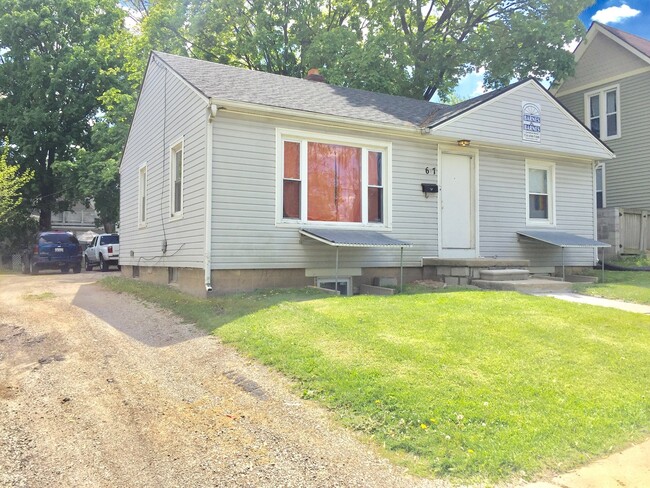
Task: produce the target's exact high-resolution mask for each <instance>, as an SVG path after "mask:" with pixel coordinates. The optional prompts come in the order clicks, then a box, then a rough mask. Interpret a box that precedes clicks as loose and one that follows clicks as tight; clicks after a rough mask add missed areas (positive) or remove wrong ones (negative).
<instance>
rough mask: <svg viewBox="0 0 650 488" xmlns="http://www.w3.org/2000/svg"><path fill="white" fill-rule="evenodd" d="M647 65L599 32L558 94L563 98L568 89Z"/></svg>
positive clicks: (610, 77)
mask: <svg viewBox="0 0 650 488" xmlns="http://www.w3.org/2000/svg"><path fill="white" fill-rule="evenodd" d="M647 66H648V65H647V63H645V62H644V61H643V60H641V59H639V57H638V56H636V55H634V54H633V53H631V52H630V51H628V50H627V49H625V48H624V47H623V46H621V45H619V44H618V43H616V42H615V41H613V40H611V39H609V38H607V37H606V36H604V35H603V34H600V33H599V34H598V35H596V36H595V37H594V39H593V40H592V42H591V45H590V46H589V47H587V49H586V50H585V52H584V54H583V55H582V57H581V58H580V60H579V61H578V63H577V64H576V69H575V73H574V75H573V76H572V77H571V78H567V79H566V80H563V82H562V86H561V87H560V89H559V90H558V92H557V93H556V96H557V97H558V98H561V97H562V96H563V94H565V93H566V92H568V91H572V90H575V89H579V88H580V87H583V86H585V85H591V84H593V83H594V82H597V81H598V80H608V79H614V78H619V77H620V76H621V75H622V74H624V73H627V72H628V71H634V70H637V69H639V68H645V67H647Z"/></svg>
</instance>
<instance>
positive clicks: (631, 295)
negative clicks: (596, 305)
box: [574, 271, 650, 305]
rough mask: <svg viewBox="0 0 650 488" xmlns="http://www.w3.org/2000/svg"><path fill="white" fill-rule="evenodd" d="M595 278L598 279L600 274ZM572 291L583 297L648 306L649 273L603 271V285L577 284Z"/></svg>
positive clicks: (649, 296)
mask: <svg viewBox="0 0 650 488" xmlns="http://www.w3.org/2000/svg"><path fill="white" fill-rule="evenodd" d="M597 276H598V278H599V279H600V272H598V274H597ZM574 289H575V290H576V291H577V292H579V293H583V294H585V295H592V296H595V297H604V298H611V299H613V300H623V301H625V302H633V303H642V304H645V305H650V271H605V282H604V283H589V284H586V283H579V284H576V285H575V286H574Z"/></svg>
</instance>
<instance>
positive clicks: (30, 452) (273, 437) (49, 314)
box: [0, 273, 442, 487]
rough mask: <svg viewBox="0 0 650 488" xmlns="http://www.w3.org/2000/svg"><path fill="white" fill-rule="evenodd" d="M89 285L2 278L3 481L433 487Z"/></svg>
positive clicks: (284, 393) (146, 312)
mask: <svg viewBox="0 0 650 488" xmlns="http://www.w3.org/2000/svg"><path fill="white" fill-rule="evenodd" d="M97 275H98V274H97V273H82V274H79V275H56V274H52V275H40V276H4V277H1V278H0V304H2V305H1V307H2V308H1V309H0V400H1V401H0V485H2V486H111V487H112V486H139V487H149V486H152V487H153V486H155V487H160V486H194V487H199V486H206V487H207V486H256V487H258V486H269V487H270V486H273V487H275V486H286V487H289V486H314V487H316V486H318V487H324V486H363V487H369V486H381V487H385V486H395V487H399V486H409V487H411V486H442V483H440V482H436V481H431V480H421V479H417V478H413V477H410V476H408V475H406V473H405V472H404V471H403V470H402V469H401V468H398V467H394V466H393V465H391V464H390V463H388V462H387V461H386V460H385V459H383V458H381V457H380V456H378V455H377V454H376V453H375V452H373V451H372V450H371V449H370V448H369V447H368V446H367V445H365V444H363V443H361V442H360V441H359V440H358V439H357V438H355V436H354V434H352V433H350V432H349V431H346V430H345V429H342V428H340V427H338V426H336V425H335V424H334V423H333V422H332V420H331V418H330V416H329V414H328V413H327V412H326V411H324V410H322V409H321V408H319V407H318V406H316V405H314V404H313V403H311V402H307V401H303V400H301V399H299V398H297V397H296V396H295V395H294V394H293V393H292V392H291V388H290V385H289V384H288V382H287V381H286V380H285V379H284V378H283V377H281V376H280V375H278V374H276V373H274V372H273V371H270V370H269V369H267V368H265V367H262V366H260V365H259V364H257V363H255V362H253V361H251V360H248V359H245V358H242V357H241V356H240V355H238V354H237V353H235V352H234V351H233V350H232V349H231V348H229V347H225V346H224V345H222V344H221V343H220V342H219V340H218V339H216V338H215V337H213V336H210V335H206V334H205V333H202V332H201V331H199V330H197V329H196V328H195V327H193V326H192V325H191V324H186V323H182V322H181V321H180V320H179V319H177V318H176V317H174V316H172V315H171V314H169V313H167V312H165V311H162V310H159V309H156V308H152V307H151V306H149V305H145V304H142V303H139V302H137V301H136V300H134V299H133V298H131V297H128V296H125V295H118V294H115V293H111V292H108V291H106V290H105V289H103V288H101V287H99V286H98V285H96V284H95V283H94V280H95V279H96V277H97ZM44 293H47V295H44ZM35 296H38V297H40V298H39V299H38V300H36V299H34V298H33V297H35Z"/></svg>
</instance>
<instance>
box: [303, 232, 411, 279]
mask: <svg viewBox="0 0 650 488" xmlns="http://www.w3.org/2000/svg"><path fill="white" fill-rule="evenodd" d="M300 234H301V235H303V236H306V237H310V238H311V239H314V240H316V241H318V242H322V243H324V244H327V245H328V246H334V247H336V283H338V270H339V248H340V247H399V248H400V258H399V269H400V289H402V287H403V284H404V266H403V263H404V248H405V247H411V246H413V244H411V243H410V242H406V241H400V240H398V239H393V238H392V237H388V236H386V235H384V234H381V233H379V232H374V231H371V230H352V229H313V228H307V229H300Z"/></svg>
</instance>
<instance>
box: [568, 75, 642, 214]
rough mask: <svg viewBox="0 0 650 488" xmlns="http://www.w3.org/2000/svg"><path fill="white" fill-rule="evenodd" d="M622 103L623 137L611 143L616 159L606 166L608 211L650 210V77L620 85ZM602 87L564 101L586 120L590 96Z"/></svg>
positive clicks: (622, 82) (620, 83) (638, 76)
mask: <svg viewBox="0 0 650 488" xmlns="http://www.w3.org/2000/svg"><path fill="white" fill-rule="evenodd" d="M618 84H619V86H620V100H621V137H620V138H618V139H611V140H609V141H607V145H608V146H609V147H610V148H611V149H612V151H614V153H615V154H616V158H615V159H612V160H609V161H606V162H605V198H606V204H607V206H608V207H615V206H618V207H635V208H650V191H648V188H650V73H642V74H639V75H636V76H632V77H629V78H624V79H622V80H620V81H619V82H618ZM608 86H611V83H607V84H604V85H600V86H597V87H593V88H590V89H589V90H584V91H580V92H576V93H572V94H570V95H567V96H564V97H560V101H561V102H562V103H563V104H565V105H566V107H567V108H568V109H569V110H571V111H572V112H573V113H574V114H575V115H576V116H577V117H578V118H579V119H580V120H583V121H584V119H585V102H584V95H585V93H586V92H590V91H593V90H597V89H599V88H606V87H608Z"/></svg>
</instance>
